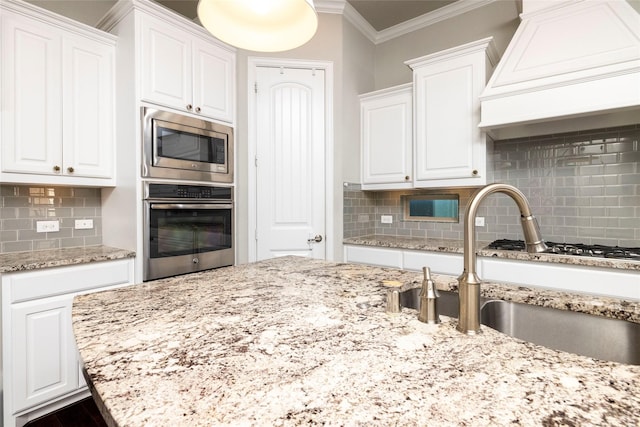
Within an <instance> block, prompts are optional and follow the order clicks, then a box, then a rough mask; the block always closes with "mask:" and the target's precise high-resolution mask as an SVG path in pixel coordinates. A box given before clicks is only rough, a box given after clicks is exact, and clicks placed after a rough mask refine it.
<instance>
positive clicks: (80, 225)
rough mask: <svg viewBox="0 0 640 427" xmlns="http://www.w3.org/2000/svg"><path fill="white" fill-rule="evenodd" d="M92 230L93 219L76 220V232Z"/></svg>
mask: <svg viewBox="0 0 640 427" xmlns="http://www.w3.org/2000/svg"><path fill="white" fill-rule="evenodd" d="M91 228H93V220H92V219H76V223H75V229H76V230H88V229H91Z"/></svg>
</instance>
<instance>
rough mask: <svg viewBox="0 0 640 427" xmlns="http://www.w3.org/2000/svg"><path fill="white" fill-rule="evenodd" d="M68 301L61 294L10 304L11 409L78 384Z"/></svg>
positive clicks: (26, 405) (43, 400) (29, 404)
mask: <svg viewBox="0 0 640 427" xmlns="http://www.w3.org/2000/svg"><path fill="white" fill-rule="evenodd" d="M72 301H73V295H63V296H59V297H51V298H45V299H41V300H34V301H28V302H24V303H20V304H14V305H13V306H12V307H11V324H12V326H11V331H12V346H11V354H12V359H13V360H12V362H13V375H14V377H13V384H14V385H15V387H14V389H13V408H12V410H13V412H14V413H15V412H18V411H20V410H22V409H26V408H29V407H32V406H34V405H37V404H39V403H42V402H46V401H48V400H51V399H53V398H55V397H58V396H61V395H64V394H66V393H68V392H71V391H73V390H76V389H77V388H78V356H77V350H76V346H75V340H74V338H73V332H72V328H71V305H72Z"/></svg>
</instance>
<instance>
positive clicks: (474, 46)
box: [405, 37, 500, 70]
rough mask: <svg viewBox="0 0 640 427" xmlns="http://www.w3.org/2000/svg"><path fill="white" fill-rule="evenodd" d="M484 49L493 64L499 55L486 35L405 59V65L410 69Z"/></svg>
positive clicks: (491, 39)
mask: <svg viewBox="0 0 640 427" xmlns="http://www.w3.org/2000/svg"><path fill="white" fill-rule="evenodd" d="M481 51H485V53H486V55H487V58H488V59H489V62H490V63H491V65H492V66H493V65H495V64H497V63H498V61H499V60H500V55H499V54H498V51H497V50H496V47H495V45H494V42H493V37H487V38H484V39H480V40H476V41H473V42H470V43H467V44H463V45H460V46H456V47H452V48H450V49H445V50H443V51H440V52H436V53H431V54H429V55H425V56H421V57H419V58H414V59H410V60H408V61H405V65H407V66H409V67H410V68H411V69H412V70H414V69H415V68H417V67H421V66H423V65H426V64H429V63H431V62H436V61H442V60H446V59H451V58H454V57H456V56H463V55H468V54H470V53H473V52H481Z"/></svg>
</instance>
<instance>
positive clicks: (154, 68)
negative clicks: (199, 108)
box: [141, 16, 193, 111]
mask: <svg viewBox="0 0 640 427" xmlns="http://www.w3.org/2000/svg"><path fill="white" fill-rule="evenodd" d="M191 66H192V62H191V37H190V36H189V34H188V33H186V32H184V31H179V30H178V29H176V28H172V27H171V26H169V25H167V23H165V22H163V21H160V20H157V19H154V18H151V17H149V16H146V17H144V20H143V21H142V62H141V67H142V74H141V77H142V98H143V99H145V100H147V101H151V102H156V103H158V104H162V105H168V106H170V107H174V108H177V109H180V110H189V111H191V109H192V108H191V105H192V102H193V101H192V99H191V98H192V96H193V90H192V87H191V84H192V76H191Z"/></svg>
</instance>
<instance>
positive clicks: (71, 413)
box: [25, 397, 107, 427]
mask: <svg viewBox="0 0 640 427" xmlns="http://www.w3.org/2000/svg"><path fill="white" fill-rule="evenodd" d="M25 427H107V423H105V422H104V420H103V419H102V416H101V415H100V412H99V411H98V408H97V407H96V404H95V403H93V399H92V398H91V397H89V398H86V399H84V400H81V401H79V402H77V403H74V404H73V405H70V406H67V407H65V408H62V409H60V410H58V411H56V412H53V413H51V414H49V415H47V416H44V417H42V418H38V419H37V420H33V421H29V422H28V423H27V424H25Z"/></svg>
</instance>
